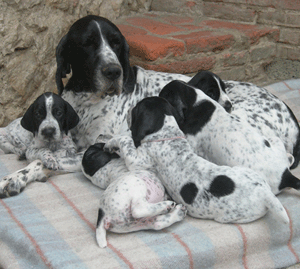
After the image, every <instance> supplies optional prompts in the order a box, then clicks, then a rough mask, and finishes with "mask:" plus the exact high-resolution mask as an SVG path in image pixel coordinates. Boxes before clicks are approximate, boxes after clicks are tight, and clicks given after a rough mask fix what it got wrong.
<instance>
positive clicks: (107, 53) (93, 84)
mask: <svg viewBox="0 0 300 269" xmlns="http://www.w3.org/2000/svg"><path fill="white" fill-rule="evenodd" d="M56 61H57V71H56V84H57V88H58V91H59V94H61V93H62V92H63V90H64V89H65V90H72V91H74V92H93V93H95V94H96V95H97V96H105V95H107V94H109V95H114V94H120V93H121V92H122V91H124V92H132V91H133V88H134V84H135V75H134V72H133V69H132V68H131V67H130V65H129V46H128V44H127V42H126V40H125V38H124V36H123V35H122V34H121V32H120V31H119V29H118V28H117V27H116V26H115V25H114V24H113V23H111V22H110V21H109V20H107V19H105V18H102V17H98V16H93V15H89V16H86V17H84V18H81V19H79V20H78V21H76V22H75V23H74V24H73V25H72V26H71V28H70V30H69V32H68V33H67V34H66V35H65V36H64V37H63V38H62V39H61V40H60V42H59V44H58V46H57V48H56ZM71 69H72V77H71V78H70V79H69V81H68V83H67V85H66V87H65V88H64V85H63V82H62V78H65V77H66V75H67V74H69V73H70V72H71Z"/></svg>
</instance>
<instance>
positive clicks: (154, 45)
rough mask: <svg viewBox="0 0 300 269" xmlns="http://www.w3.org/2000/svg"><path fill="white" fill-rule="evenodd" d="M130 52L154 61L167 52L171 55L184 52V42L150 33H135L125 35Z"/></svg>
mask: <svg viewBox="0 0 300 269" xmlns="http://www.w3.org/2000/svg"><path fill="white" fill-rule="evenodd" d="M126 39H127V42H128V44H129V47H130V54H131V55H134V56H137V57H139V58H141V59H143V60H146V61H154V60H156V59H158V58H163V57H165V56H167V55H169V54H172V55H173V56H178V55H182V54H183V53H184V49H185V48H184V43H183V42H180V41H177V40H173V39H167V38H160V37H156V36H150V35H135V36H128V37H126Z"/></svg>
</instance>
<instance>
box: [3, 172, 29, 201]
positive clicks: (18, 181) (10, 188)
mask: <svg viewBox="0 0 300 269" xmlns="http://www.w3.org/2000/svg"><path fill="white" fill-rule="evenodd" d="M23 178H24V177H22V175H21V174H20V173H19V174H18V173H14V174H11V175H8V176H5V177H3V178H2V179H0V199H2V198H6V197H11V196H15V195H17V194H19V193H20V192H22V191H23V189H24V188H25V187H26V180H23Z"/></svg>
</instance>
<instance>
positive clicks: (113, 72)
mask: <svg viewBox="0 0 300 269" xmlns="http://www.w3.org/2000/svg"><path fill="white" fill-rule="evenodd" d="M101 72H102V74H103V76H105V77H106V78H107V79H109V80H111V81H114V80H116V79H118V78H119V77H120V76H121V74H122V70H121V67H120V66H119V65H117V64H110V65H107V66H105V67H103V68H102V69H101Z"/></svg>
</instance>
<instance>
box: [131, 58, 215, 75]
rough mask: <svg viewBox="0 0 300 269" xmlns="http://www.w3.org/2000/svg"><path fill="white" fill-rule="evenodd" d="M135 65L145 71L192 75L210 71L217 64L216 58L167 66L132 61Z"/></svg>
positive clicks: (178, 62)
mask: <svg viewBox="0 0 300 269" xmlns="http://www.w3.org/2000/svg"><path fill="white" fill-rule="evenodd" d="M131 62H132V63H133V64H136V65H139V66H142V67H143V68H145V69H151V70H155V71H160V72H168V73H179V74H190V73H195V72H198V71H201V70H210V69H212V68H213V66H214V65H215V63H216V59H215V57H213V56H212V57H206V56H205V57H199V58H196V59H192V60H186V61H175V62H172V63H166V64H156V65H155V64H148V63H145V62H140V61H135V60H131Z"/></svg>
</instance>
